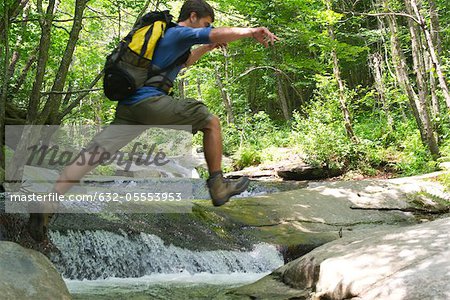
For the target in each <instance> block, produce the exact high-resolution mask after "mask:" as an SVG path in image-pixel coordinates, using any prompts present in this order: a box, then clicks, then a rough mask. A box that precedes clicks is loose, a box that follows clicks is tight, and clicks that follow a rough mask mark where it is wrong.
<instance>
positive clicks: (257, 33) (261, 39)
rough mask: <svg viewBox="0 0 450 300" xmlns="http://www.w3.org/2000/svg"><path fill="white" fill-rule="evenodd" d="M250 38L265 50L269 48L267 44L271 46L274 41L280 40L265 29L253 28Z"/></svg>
mask: <svg viewBox="0 0 450 300" xmlns="http://www.w3.org/2000/svg"><path fill="white" fill-rule="evenodd" d="M252 37H253V38H254V39H255V40H257V41H258V43H260V44H262V45H264V47H266V48H267V47H268V46H269V43H270V45H272V46H273V44H274V43H275V41H279V40H280V38H279V37H277V36H276V35H275V34H273V33H272V32H270V31H269V29H267V28H266V27H258V28H253V33H252Z"/></svg>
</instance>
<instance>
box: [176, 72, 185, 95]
mask: <svg viewBox="0 0 450 300" xmlns="http://www.w3.org/2000/svg"><path fill="white" fill-rule="evenodd" d="M185 72H186V71H185V69H183V70H181V72H180V74H178V78H177V83H178V84H177V85H178V93H179V95H180V98H181V99H184V98H186V95H185V94H186V93H185V91H184V88H185V86H186V81H185V80H184V78H183V75H184V74H185Z"/></svg>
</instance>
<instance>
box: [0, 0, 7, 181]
mask: <svg viewBox="0 0 450 300" xmlns="http://www.w3.org/2000/svg"><path fill="white" fill-rule="evenodd" d="M3 5H4V6H5V8H4V9H5V11H6V3H3ZM0 23H1V24H3V29H4V30H3V36H2V38H3V41H4V45H5V48H4V51H5V54H4V64H3V85H2V93H1V95H0V169H1V170H0V171H1V172H0V180H1V182H2V184H3V182H4V180H5V178H4V176H5V174H4V171H5V147H4V146H5V116H6V97H7V94H8V72H9V68H8V60H9V37H8V33H9V20H8V15H7V14H6V13H5V15H4V16H3V20H1V22H0Z"/></svg>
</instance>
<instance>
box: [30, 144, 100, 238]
mask: <svg viewBox="0 0 450 300" xmlns="http://www.w3.org/2000/svg"><path fill="white" fill-rule="evenodd" d="M101 153H102V152H95V153H92V154H91V153H89V152H86V153H85V157H84V159H83V158H81V157H79V158H78V160H77V161H75V162H73V163H72V164H70V165H68V166H66V167H65V168H64V170H63V171H62V172H61V174H60V176H59V178H58V180H57V181H56V183H55V185H54V186H53V191H52V192H55V193H58V194H62V195H63V194H65V193H66V192H67V191H68V190H70V188H71V187H72V186H74V185H75V184H77V183H79V182H80V180H81V179H82V178H83V177H84V175H86V174H87V173H88V172H89V171H91V170H92V169H94V168H95V167H96V166H97V165H98V163H97V164H89V163H88V162H90V161H93V162H96V161H98V160H99V157H100V155H101ZM91 158H92V159H91ZM44 210H45V209H44ZM52 215H53V211H52V212H49V211H45V212H44V213H30V218H29V221H28V231H29V233H30V235H31V237H32V238H33V239H34V240H35V241H37V242H41V241H43V240H45V238H46V236H47V226H48V223H49V221H50V218H51V216H52Z"/></svg>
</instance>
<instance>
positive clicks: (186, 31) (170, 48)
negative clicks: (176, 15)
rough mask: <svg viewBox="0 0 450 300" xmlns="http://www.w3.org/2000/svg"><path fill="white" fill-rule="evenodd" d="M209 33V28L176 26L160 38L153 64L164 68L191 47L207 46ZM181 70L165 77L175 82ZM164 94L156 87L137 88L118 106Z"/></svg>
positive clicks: (176, 70) (173, 71)
mask: <svg viewBox="0 0 450 300" xmlns="http://www.w3.org/2000/svg"><path fill="white" fill-rule="evenodd" d="M210 32H211V27H205V28H191V27H185V26H176V27H171V28H169V29H167V31H166V32H165V33H164V37H162V38H161V40H160V41H159V44H158V46H157V47H156V49H155V54H154V56H153V57H154V58H153V64H155V65H156V66H158V67H160V68H165V67H166V66H168V65H170V64H171V63H173V62H174V61H175V60H176V59H177V58H179V57H180V56H182V55H183V54H184V53H186V52H187V51H188V50H189V49H190V48H191V47H192V46H193V45H197V44H209V43H210V39H209V33H210ZM181 69H182V67H181V66H177V67H174V68H173V69H172V70H170V71H169V72H168V75H167V76H168V77H169V78H170V79H171V80H175V78H176V77H177V75H178V73H179V72H180V70H181ZM165 94H166V93H165V92H164V91H162V90H160V89H158V88H156V87H152V86H144V87H141V88H139V89H138V90H137V91H136V93H135V94H134V95H132V96H130V97H129V98H127V99H124V100H122V101H120V102H119V104H126V105H130V104H135V103H138V102H139V101H141V100H144V99H147V98H149V97H155V96H161V95H165Z"/></svg>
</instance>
